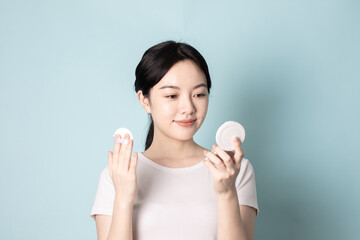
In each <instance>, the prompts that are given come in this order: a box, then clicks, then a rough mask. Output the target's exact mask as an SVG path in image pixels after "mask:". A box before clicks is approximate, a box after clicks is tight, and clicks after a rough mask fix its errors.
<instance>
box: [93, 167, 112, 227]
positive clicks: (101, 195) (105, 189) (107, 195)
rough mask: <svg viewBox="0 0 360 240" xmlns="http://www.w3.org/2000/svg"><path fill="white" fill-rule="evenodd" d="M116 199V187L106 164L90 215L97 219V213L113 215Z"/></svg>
mask: <svg viewBox="0 0 360 240" xmlns="http://www.w3.org/2000/svg"><path fill="white" fill-rule="evenodd" d="M114 200H115V188H114V184H113V182H112V180H111V178H110V175H109V168H108V166H106V167H105V168H104V169H103V170H102V171H101V173H100V177H99V182H98V186H97V191H96V195H95V200H94V204H93V207H92V210H91V213H90V217H92V218H93V219H94V220H95V217H94V215H95V214H103V215H110V216H112V213H113V207H114Z"/></svg>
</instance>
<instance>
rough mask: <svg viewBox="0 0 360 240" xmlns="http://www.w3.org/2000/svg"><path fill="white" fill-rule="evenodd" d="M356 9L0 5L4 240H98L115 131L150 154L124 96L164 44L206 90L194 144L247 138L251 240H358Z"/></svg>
mask: <svg viewBox="0 0 360 240" xmlns="http://www.w3.org/2000/svg"><path fill="white" fill-rule="evenodd" d="M359 12H360V3H359V1H348V0H347V1H344V0H337V1H316V0H315V1H306V0H305V1H304V0H302V1H300V0H297V1H290V0H289V1H285V0H283V1H280V0H273V1H265V0H258V1H235V0H232V1H222V2H221V3H220V1H190V0H184V1H174V2H173V1H168V0H164V1H145V0H144V1H110V0H108V1H79V0H71V1H6V0H1V1H0V80H1V81H0V109H1V113H0V114H1V117H0V131H1V134H0V146H1V148H0V191H1V197H0V215H1V218H0V229H1V230H0V232H1V238H2V239H37V240H43V239H44V240H45V239H46V240H47V239H52V240H57V239H59V240H60V239H61V240H62V239H96V228H95V222H94V221H93V220H92V219H91V218H90V211H91V208H92V204H93V201H94V197H95V193H96V188H97V182H98V177H99V174H100V171H101V170H102V169H103V168H104V167H105V166H106V164H107V151H109V150H111V151H112V148H113V142H112V134H113V132H114V130H115V129H117V128H119V127H124V126H125V127H127V128H129V129H131V130H132V132H133V134H134V138H135V147H134V150H135V151H138V152H139V151H143V147H144V141H145V135H146V129H147V123H148V118H147V115H146V113H145V111H144V110H143V108H142V107H141V105H140V104H139V102H138V100H137V98H136V94H135V91H134V88H133V83H134V80H135V68H136V65H137V64H138V62H139V61H140V59H141V56H142V54H143V53H144V51H145V50H146V49H148V48H149V47H150V46H152V45H154V44H156V43H159V42H162V41H165V40H168V39H173V40H175V41H183V42H187V43H189V44H191V45H193V46H194V47H195V48H197V49H198V50H199V51H200V52H201V53H202V54H203V56H204V57H205V58H206V60H207V62H208V65H209V68H210V74H211V77H212V80H213V82H212V83H213V88H212V89H211V96H210V105H209V111H208V115H207V117H206V120H205V122H204V124H203V126H202V127H201V128H200V130H199V131H198V133H197V134H196V135H195V139H196V140H197V141H198V142H199V143H200V144H201V145H203V146H205V147H207V148H210V147H211V144H214V143H215V133H216V130H217V128H218V127H219V126H220V125H221V124H222V123H223V122H224V121H227V120H236V121H239V122H240V123H241V124H242V125H243V126H244V127H245V130H246V139H245V142H244V144H243V149H244V152H245V157H246V158H248V159H249V160H250V161H251V163H252V164H253V166H254V168H255V174H256V184H257V193H258V203H259V208H260V213H259V216H258V218H257V223H256V233H255V239H274V240H275V239H276V240H279V239H284V240H285V239H286V240H287V239H296V240H297V239H299V240H300V239H301V240H303V239H328V240H330V239H358V227H359V224H360V211H359V206H358V204H359V202H360V191H359V189H360V188H359V183H360V174H359V173H358V172H359V170H360V163H359V162H360V161H359V160H360V158H359V151H358V150H359V145H360V144H359V143H360V137H359V136H360V127H359V122H360V111H359V103H360V94H359V90H360V67H359V66H360V57H359V56H360V44H359V43H360V28H359V24H360V14H359Z"/></svg>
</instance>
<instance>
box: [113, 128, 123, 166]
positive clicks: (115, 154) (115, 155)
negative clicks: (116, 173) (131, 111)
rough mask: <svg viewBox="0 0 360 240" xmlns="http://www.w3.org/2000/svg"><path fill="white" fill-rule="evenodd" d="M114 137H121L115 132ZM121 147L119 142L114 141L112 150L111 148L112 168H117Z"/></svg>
mask: <svg viewBox="0 0 360 240" xmlns="http://www.w3.org/2000/svg"><path fill="white" fill-rule="evenodd" d="M115 138H117V139H121V135H120V134H115ZM120 149H121V143H119V142H114V150H113V156H112V157H113V167H114V169H117V168H118V166H119V152H120Z"/></svg>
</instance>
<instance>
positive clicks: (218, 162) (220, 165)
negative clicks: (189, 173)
mask: <svg viewBox="0 0 360 240" xmlns="http://www.w3.org/2000/svg"><path fill="white" fill-rule="evenodd" d="M204 154H205V156H206V157H207V158H208V159H209V160H211V161H212V162H213V164H214V165H215V166H216V168H219V169H224V168H226V166H225V164H224V163H223V161H222V160H220V159H219V158H218V157H217V156H216V155H215V154H214V153H213V152H210V151H208V150H205V151H204Z"/></svg>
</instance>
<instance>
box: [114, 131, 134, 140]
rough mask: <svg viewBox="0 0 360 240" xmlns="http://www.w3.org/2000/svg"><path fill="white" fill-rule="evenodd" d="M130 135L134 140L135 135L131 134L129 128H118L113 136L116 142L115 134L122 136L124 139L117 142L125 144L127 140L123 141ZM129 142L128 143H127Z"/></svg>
mask: <svg viewBox="0 0 360 240" xmlns="http://www.w3.org/2000/svg"><path fill="white" fill-rule="evenodd" d="M126 133H128V134H129V135H130V139H131V140H133V135H132V134H131V132H130V130H129V129H127V128H118V129H116V131H115V132H114V134H113V137H114V140H115V134H120V136H121V138H122V139H118V140H115V141H116V142H120V143H124V142H125V141H126V140H123V138H124V137H125V134H126ZM126 142H127V141H126Z"/></svg>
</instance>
